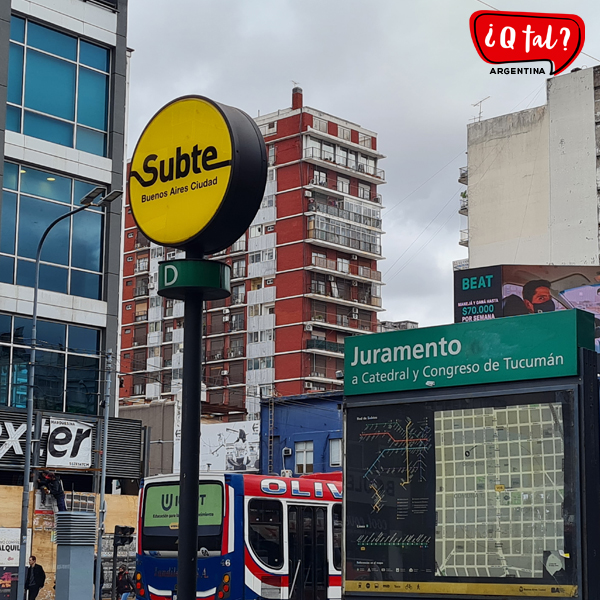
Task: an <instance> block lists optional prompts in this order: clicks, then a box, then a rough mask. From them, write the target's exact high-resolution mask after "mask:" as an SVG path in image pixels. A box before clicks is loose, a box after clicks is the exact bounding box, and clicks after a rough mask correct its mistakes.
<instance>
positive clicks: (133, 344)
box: [131, 342, 140, 346]
mask: <svg viewBox="0 0 600 600" xmlns="http://www.w3.org/2000/svg"><path fill="white" fill-rule="evenodd" d="M139 344H140V343H139V342H131V345H132V346H139Z"/></svg>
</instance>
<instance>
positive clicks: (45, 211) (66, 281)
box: [0, 0, 140, 489]
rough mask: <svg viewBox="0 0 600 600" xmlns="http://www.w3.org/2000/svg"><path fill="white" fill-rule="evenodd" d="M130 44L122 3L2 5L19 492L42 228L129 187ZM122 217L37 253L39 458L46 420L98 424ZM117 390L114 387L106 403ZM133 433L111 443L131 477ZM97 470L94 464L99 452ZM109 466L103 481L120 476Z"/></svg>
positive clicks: (3, 419)
mask: <svg viewBox="0 0 600 600" xmlns="http://www.w3.org/2000/svg"><path fill="white" fill-rule="evenodd" d="M126 32H127V0H95V1H94V2H86V1H84V0H5V1H3V2H0V152H1V153H2V155H1V157H0V185H1V187H2V197H1V201H0V444H2V445H3V448H4V449H3V451H2V453H0V454H1V456H0V474H1V476H2V482H3V483H7V482H8V481H10V480H9V479H7V478H6V477H5V471H8V472H12V473H13V477H14V478H15V481H16V478H17V477H18V473H19V472H20V473H21V475H20V476H21V478H22V471H23V457H24V450H23V447H24V445H25V429H26V427H25V424H24V423H25V413H24V410H23V409H24V408H25V405H26V398H27V393H28V374H29V369H30V360H31V342H32V340H31V337H32V315H33V293H34V281H35V257H36V250H37V246H38V243H39V241H40V239H41V237H42V234H43V233H44V231H45V230H46V228H47V227H48V226H49V225H50V224H51V223H52V222H53V221H55V219H57V218H59V217H61V216H63V215H65V214H66V213H68V212H69V211H71V210H72V209H75V208H78V207H79V206H80V200H81V199H82V198H83V197H84V196H85V195H86V194H88V193H89V192H90V191H92V190H94V189H95V188H97V187H100V188H103V190H104V191H103V194H106V193H108V192H111V191H118V190H122V189H123V183H124V173H123V171H124V154H125V152H124V140H125V121H126V110H125V105H126V73H127V69H126V64H127V45H126ZM101 198H102V196H99V197H98V199H101ZM121 214H122V209H121V202H120V200H116V201H114V202H113V203H112V204H110V205H108V206H106V207H89V208H87V209H86V210H84V211H82V212H80V213H78V214H77V215H74V216H70V217H68V218H66V219H65V220H63V221H61V222H60V223H58V224H57V225H56V227H54V228H53V229H52V231H51V233H50V234H49V235H48V237H47V238H46V241H45V243H44V246H43V252H42V254H41V267H40V281H39V288H40V293H39V298H38V326H37V355H36V370H35V379H34V388H33V396H34V411H35V418H36V421H38V422H39V421H40V420H41V422H42V430H41V433H42V436H41V437H42V439H41V445H42V448H45V445H46V443H47V438H48V427H49V425H48V423H49V422H50V420H51V419H52V418H57V417H58V418H62V419H69V420H77V419H80V420H81V422H82V423H83V424H84V425H85V426H87V424H89V423H93V424H95V423H96V422H97V421H98V415H99V414H100V415H101V414H102V410H101V408H100V402H99V400H100V398H101V394H103V393H104V391H105V388H104V382H105V380H106V376H105V370H104V369H105V362H104V354H105V352H106V350H108V349H113V350H114V351H115V353H116V351H117V347H118V346H117V343H118V334H119V329H118V318H119V309H120V302H119V289H120V286H121V278H120V265H121V229H122V223H121ZM116 358H117V356H116V355H115V361H114V364H116V363H117V360H116ZM115 389H116V385H115V378H114V377H113V394H114V392H115ZM61 413H62V415H61ZM113 414H114V408H113ZM100 418H101V417H100ZM84 425H82V427H83V426H84ZM50 426H51V425H50ZM113 426H114V427H115V428H117V429H114V430H113ZM119 427H122V429H120V430H119V429H118V428H119ZM131 427H133V425H131V424H130V425H123V423H121V424H119V423H118V422H116V421H115V422H113V421H111V426H110V427H109V439H110V440H111V442H112V441H113V439H114V438H115V437H116V439H117V440H118V439H120V438H122V437H126V438H127V439H128V440H129V442H130V444H129V448H128V449H127V452H128V453H129V455H130V456H132V457H133V459H134V460H133V462H134V466H135V467H136V468H137V472H138V473H139V452H138V458H137V465H135V460H136V458H135V451H134V448H135V449H136V450H139V436H140V432H139V424H138V427H137V431H135V432H133V433H132V431H133V429H131ZM11 428H12V429H11ZM134 429H135V428H134ZM12 431H14V432H16V433H14V434H13V433H11V432H12ZM113 433H114V436H113ZM111 436H112V437H111ZM134 438H135V440H134ZM7 440H10V441H9V442H8V444H7ZM65 443H66V442H65ZM117 443H118V441H117ZM19 444H21V446H19ZM113 450H114V452H113V455H114V456H115V457H118V456H119V451H118V449H117V448H113ZM72 451H73V452H75V453H76V452H77V450H76V449H75V448H73V449H72ZM44 452H45V451H43V452H42V456H41V458H42V460H43V461H45V460H46V456H47V455H46V454H45V453H44ZM73 456H74V454H71V457H73ZM88 458H89V457H88ZM91 460H92V462H93V464H95V465H96V466H97V462H98V455H97V453H94V454H93V456H92V458H91ZM115 460H118V459H115ZM33 464H35V465H39V464H45V462H43V463H39V462H35V463H33ZM113 467H114V465H113ZM113 467H109V477H114V476H115V469H114V468H113ZM119 467H120V469H119V470H120V471H121V473H122V474H123V476H124V477H132V475H128V474H127V472H128V471H127V469H128V467H127V465H123V464H119ZM111 469H112V470H111ZM134 471H135V469H134ZM77 477H81V480H80V483H81V485H82V487H78V488H77V489H86V487H87V488H88V489H89V487H90V485H91V484H90V481H91V478H92V474H91V473H89V472H88V473H87V474H85V475H84V474H79V475H78V474H77V473H73V472H72V473H70V474H67V475H66V476H65V487H66V488H68V489H71V483H73V482H75V481H76V479H77ZM86 478H87V479H86ZM88 479H89V480H90V481H88ZM84 480H85V481H84ZM84 484H85V485H84Z"/></svg>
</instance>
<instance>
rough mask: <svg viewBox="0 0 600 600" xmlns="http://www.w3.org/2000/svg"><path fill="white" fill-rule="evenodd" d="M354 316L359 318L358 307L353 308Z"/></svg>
mask: <svg viewBox="0 0 600 600" xmlns="http://www.w3.org/2000/svg"><path fill="white" fill-rule="evenodd" d="M352 318H353V319H358V309H357V308H353V309H352Z"/></svg>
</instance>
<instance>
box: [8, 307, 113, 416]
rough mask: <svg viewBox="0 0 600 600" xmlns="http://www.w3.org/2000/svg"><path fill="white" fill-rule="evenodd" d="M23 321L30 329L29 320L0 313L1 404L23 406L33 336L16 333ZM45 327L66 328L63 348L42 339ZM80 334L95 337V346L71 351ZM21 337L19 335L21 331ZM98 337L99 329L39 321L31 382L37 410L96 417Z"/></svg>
mask: <svg viewBox="0 0 600 600" xmlns="http://www.w3.org/2000/svg"><path fill="white" fill-rule="evenodd" d="M15 320H17V323H15ZM22 322H25V324H29V325H30V326H31V324H32V319H31V318H30V317H21V316H19V315H15V316H12V315H8V314H4V313H0V405H1V406H13V407H18V408H24V407H25V403H26V397H27V388H28V381H29V380H28V375H29V366H30V359H31V355H30V352H31V338H30V337H29V338H28V337H23V336H22V335H19V331H20V328H19V327H18V326H17V325H20V324H21V323H22ZM21 326H22V325H21ZM44 326H46V327H50V328H52V327H56V328H61V327H62V328H64V329H63V331H64V339H65V343H64V345H63V344H62V343H58V344H57V343H51V342H48V341H45V340H44V334H43V329H44ZM82 332H86V333H87V334H88V335H91V336H92V337H93V335H94V334H95V335H96V341H95V343H93V344H92V345H93V346H94V347H91V346H88V347H87V348H79V347H71V344H72V343H73V344H75V343H77V341H76V339H77V334H78V333H82ZM22 333H23V331H21V334H22ZM59 335H60V334H59ZM100 337H101V331H100V330H99V329H93V328H90V327H82V326H80V325H75V324H73V323H71V324H67V323H60V322H56V321H47V320H44V319H38V340H37V346H36V347H37V354H36V374H35V382H34V406H35V408H37V409H46V410H55V411H60V412H69V413H80V414H94V415H95V414H98V399H99V384H100V371H99V369H100V356H99V355H98V352H99V349H100V347H101V339H100ZM90 339H91V338H90ZM77 363H79V365H78V364H77ZM73 386H75V388H73ZM52 392H54V394H52ZM69 395H70V396H71V398H69ZM81 398H83V399H84V400H83V402H81Z"/></svg>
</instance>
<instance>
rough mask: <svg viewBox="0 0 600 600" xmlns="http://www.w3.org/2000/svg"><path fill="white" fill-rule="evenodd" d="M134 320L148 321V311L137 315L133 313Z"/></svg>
mask: <svg viewBox="0 0 600 600" xmlns="http://www.w3.org/2000/svg"><path fill="white" fill-rule="evenodd" d="M135 320H136V321H147V320H148V311H147V310H146V311H144V312H139V313H135Z"/></svg>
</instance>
